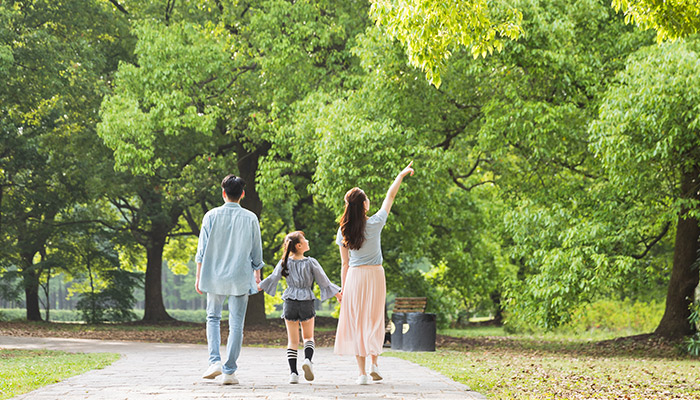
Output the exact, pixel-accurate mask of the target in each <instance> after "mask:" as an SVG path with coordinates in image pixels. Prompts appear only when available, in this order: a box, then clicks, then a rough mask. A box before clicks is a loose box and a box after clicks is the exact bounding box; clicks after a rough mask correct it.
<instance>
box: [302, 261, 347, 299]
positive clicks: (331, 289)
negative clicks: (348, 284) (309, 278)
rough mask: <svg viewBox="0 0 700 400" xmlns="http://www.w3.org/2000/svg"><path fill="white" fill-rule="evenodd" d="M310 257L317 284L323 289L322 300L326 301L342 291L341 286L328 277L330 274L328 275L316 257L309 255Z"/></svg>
mask: <svg viewBox="0 0 700 400" xmlns="http://www.w3.org/2000/svg"><path fill="white" fill-rule="evenodd" d="M309 259H310V261H311V272H312V273H313V275H314V280H316V284H318V287H319V288H320V289H321V301H326V300H328V299H330V298H331V297H333V296H335V295H336V294H338V293H340V288H339V287H338V285H336V284H334V283H333V282H331V280H330V279H328V275H326V272H325V271H324V270H323V267H321V264H319V263H318V261H316V259H315V258H311V257H309Z"/></svg>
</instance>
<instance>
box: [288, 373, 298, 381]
mask: <svg viewBox="0 0 700 400" xmlns="http://www.w3.org/2000/svg"><path fill="white" fill-rule="evenodd" d="M289 383H299V375H298V374H296V373H294V372H292V373H291V374H290V375H289Z"/></svg>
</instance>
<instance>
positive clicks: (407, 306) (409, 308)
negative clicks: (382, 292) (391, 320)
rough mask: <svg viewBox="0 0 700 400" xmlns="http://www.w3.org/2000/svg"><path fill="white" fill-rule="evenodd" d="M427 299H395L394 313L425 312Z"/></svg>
mask: <svg viewBox="0 0 700 400" xmlns="http://www.w3.org/2000/svg"><path fill="white" fill-rule="evenodd" d="M427 303H428V298H427V297H397V298H396V300H394V312H403V313H407V312H425V306H426V305H427Z"/></svg>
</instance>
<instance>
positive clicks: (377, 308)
mask: <svg viewBox="0 0 700 400" xmlns="http://www.w3.org/2000/svg"><path fill="white" fill-rule="evenodd" d="M412 164H413V161H411V162H410V163H409V164H408V166H407V167H406V168H404V169H403V171H401V172H400V173H399V174H398V175H397V176H396V179H395V180H394V183H392V184H391V186H390V187H389V191H388V192H387V194H386V198H385V199H384V202H383V203H382V208H381V209H380V210H379V211H377V213H376V214H374V215H372V216H371V217H369V218H367V211H369V199H368V198H367V196H366V195H365V192H363V191H362V190H361V189H359V188H352V189H350V190H349V191H348V192H347V193H346V194H345V212H344V213H343V217H342V218H341V220H340V228H338V234H337V236H336V243H337V244H338V246H339V248H340V259H341V261H342V271H341V285H342V291H341V295H342V303H341V306H340V317H339V318H338V330H337V332H336V336H335V349H334V353H335V354H338V355H350V354H352V355H354V356H355V358H356V359H357V366H358V368H359V372H360V375H359V377H358V378H357V383H358V384H360V385H367V384H368V383H369V382H370V379H369V377H368V376H367V373H366V359H367V356H370V357H371V359H372V365H371V367H370V375H371V377H372V380H375V381H378V380H381V379H382V375H381V374H380V373H379V367H378V366H377V358H378V357H379V354H380V353H381V351H382V344H383V343H384V329H385V328H384V304H385V297H386V281H385V279H384V268H382V249H381V232H382V228H384V224H385V223H386V219H387V217H388V216H389V211H391V205H392V204H393V203H394V197H396V193H398V191H399V187H400V186H401V182H402V181H403V178H404V177H405V176H406V175H408V174H411V175H413V173H414V170H413V168H411V165H412Z"/></svg>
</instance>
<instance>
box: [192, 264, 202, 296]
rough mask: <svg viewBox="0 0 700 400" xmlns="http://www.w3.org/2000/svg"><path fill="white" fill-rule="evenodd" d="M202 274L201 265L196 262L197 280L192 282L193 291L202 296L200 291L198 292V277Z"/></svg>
mask: <svg viewBox="0 0 700 400" xmlns="http://www.w3.org/2000/svg"><path fill="white" fill-rule="evenodd" d="M201 274H202V263H201V262H198V263H197V279H196V280H195V281H194V290H196V291H197V293H199V294H202V291H201V290H199V276H200V275H201Z"/></svg>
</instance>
